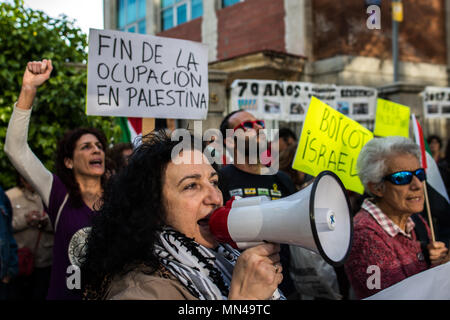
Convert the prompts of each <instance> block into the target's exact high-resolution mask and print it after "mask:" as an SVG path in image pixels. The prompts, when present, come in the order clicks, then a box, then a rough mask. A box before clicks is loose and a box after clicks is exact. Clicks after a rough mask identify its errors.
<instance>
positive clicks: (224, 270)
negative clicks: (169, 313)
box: [0, 60, 450, 300]
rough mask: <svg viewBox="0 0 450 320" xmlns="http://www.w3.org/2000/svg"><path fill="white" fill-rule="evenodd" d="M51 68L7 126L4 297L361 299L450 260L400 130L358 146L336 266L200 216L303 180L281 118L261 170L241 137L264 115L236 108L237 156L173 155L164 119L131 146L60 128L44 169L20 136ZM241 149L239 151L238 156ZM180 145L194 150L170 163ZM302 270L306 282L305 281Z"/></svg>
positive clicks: (30, 68) (38, 76) (28, 90)
mask: <svg viewBox="0 0 450 320" xmlns="http://www.w3.org/2000/svg"><path fill="white" fill-rule="evenodd" d="M51 72H52V63H51V61H50V60H43V61H39V62H30V63H28V65H27V67H26V69H25V72H24V77H23V82H22V89H21V92H20V95H19V98H18V100H17V102H16V104H15V105H14V107H13V112H12V115H11V119H10V122H9V126H8V130H7V135H6V140H5V152H6V154H7V155H8V157H9V159H10V161H11V163H12V165H13V166H14V167H15V169H16V170H17V186H16V187H14V188H11V189H9V190H7V191H6V192H4V191H3V189H1V188H0V210H1V217H0V218H1V219H0V240H1V241H0V244H1V247H0V262H1V263H0V279H1V282H0V299H10V300H29V299H33V300H44V299H50V300H81V299H113V300H114V299H169V300H171V299H188V300H196V299H275V300H280V299H281V300H283V299H292V300H294V299H304V300H306V299H333V300H337V299H362V298H365V297H368V296H370V295H372V294H374V293H376V292H377V291H379V290H383V289H385V288H387V287H389V286H391V285H393V284H395V283H397V282H400V281H402V280H403V279H405V278H407V277H410V276H412V275H414V274H417V273H419V272H422V271H425V270H427V269H430V268H433V267H434V266H437V265H440V264H443V263H446V262H448V261H449V260H450V255H449V253H448V245H449V234H450V232H449V230H450V224H449V223H448V221H446V220H445V219H442V220H441V221H438V225H439V230H443V231H442V232H441V231H438V233H437V239H436V240H435V241H433V239H432V237H431V230H430V226H429V224H428V222H427V220H426V212H425V209H424V188H426V187H427V186H426V184H424V181H425V179H426V173H425V170H424V169H423V168H421V165H420V150H419V147H418V146H417V145H416V144H415V143H414V142H412V141H411V140H409V139H406V138H401V137H386V138H374V139H372V140H370V141H369V142H368V143H367V144H366V145H365V146H364V147H363V149H362V150H361V153H360V155H359V158H358V162H357V168H358V175H359V177H360V180H361V182H362V184H363V185H364V190H365V193H364V195H358V194H355V193H353V192H351V191H348V196H349V199H350V201H351V204H352V205H351V206H352V208H351V209H352V214H353V215H354V217H353V224H354V226H353V227H354V235H353V244H352V247H351V250H350V254H349V256H348V259H347V260H346V262H345V265H344V266H343V267H333V266H330V265H329V264H327V263H326V261H325V260H324V259H323V258H322V257H321V256H320V255H319V254H316V253H314V252H311V251H309V250H306V249H304V248H300V247H293V246H289V245H287V244H281V245H280V244H273V243H264V244H260V245H257V246H254V247H252V248H248V249H246V250H237V249H235V248H233V247H231V246H230V245H227V244H223V243H219V242H218V241H217V240H216V239H215V237H214V236H213V235H212V234H211V232H210V230H209V226H208V219H209V216H210V215H211V213H212V212H213V211H214V210H216V209H217V208H220V207H222V206H224V205H226V204H227V203H228V204H230V203H232V201H233V200H234V199H235V197H236V196H239V197H251V196H261V195H265V196H268V197H269V198H270V199H271V200H274V201H276V200H278V199H281V198H283V197H286V196H289V195H291V194H293V193H295V192H299V191H301V190H302V189H304V188H305V187H307V186H308V185H309V184H310V183H312V182H313V180H314V177H313V176H310V175H308V174H306V173H304V172H300V171H297V170H294V169H292V163H293V160H294V157H295V153H296V149H297V143H298V141H297V138H298V137H297V136H296V134H295V133H294V132H292V131H291V130H290V129H288V128H282V129H280V135H279V143H278V144H270V142H267V143H266V145H267V146H269V148H270V146H273V145H275V147H277V146H278V148H279V150H278V151H279V164H280V166H279V168H280V170H279V171H278V172H276V173H275V174H269V175H268V174H265V172H266V171H265V170H266V169H267V164H265V163H262V162H260V161H258V162H256V163H251V162H250V161H248V159H249V157H250V154H249V152H250V149H249V144H250V142H252V141H254V142H257V143H258V144H259V145H261V141H263V142H264V141H265V139H266V138H267V137H266V136H265V135H264V133H263V130H262V129H264V128H265V123H264V121H263V120H259V119H256V118H255V117H254V116H253V115H252V114H251V113H248V112H246V111H243V110H239V111H235V112H232V113H230V114H228V115H227V116H225V117H224V119H223V121H222V123H221V125H220V128H219V129H220V131H221V132H222V133H223V137H226V136H227V135H226V134H225V133H224V132H225V130H227V129H232V130H233V131H234V132H235V135H234V136H233V137H231V138H229V139H228V138H227V139H225V140H224V141H223V148H224V149H223V150H228V154H231V155H234V157H233V158H232V159H229V160H228V161H227V162H226V163H225V164H222V165H220V164H219V165H218V164H216V163H210V160H209V159H208V158H207V157H206V156H205V154H204V152H203V151H204V148H205V147H206V146H207V145H206V144H205V143H203V142H202V143H191V144H190V146H191V147H190V149H187V150H186V149H183V151H182V152H181V153H179V154H177V155H176V157H175V159H174V158H173V150H174V149H175V147H176V145H177V143H178V142H177V141H172V140H171V138H170V134H169V133H168V131H167V130H155V131H153V132H151V133H150V134H148V135H145V136H143V137H142V138H141V141H140V142H139V144H137V145H133V144H132V143H118V144H115V145H113V146H110V145H108V143H107V140H106V138H105V136H104V134H103V133H102V132H101V131H99V130H97V129H95V128H77V129H74V130H71V131H68V132H67V133H66V134H65V135H64V136H63V137H62V139H61V140H60V142H59V144H58V148H57V153H56V159H55V163H56V166H55V167H56V169H55V172H50V171H49V170H48V169H47V168H45V166H44V165H43V164H42V162H41V161H40V160H39V159H38V158H37V157H36V156H35V154H34V153H33V152H32V150H31V149H30V147H29V146H28V141H27V139H28V138H27V137H28V125H29V121H30V117H31V112H32V106H33V101H34V99H35V97H36V92H37V88H38V87H40V86H41V85H42V84H43V83H44V82H46V81H47V80H48V79H49V77H50V75H51ZM192 139H194V137H192ZM239 139H240V140H241V141H244V142H245V143H244V145H245V148H244V149H243V150H241V149H239V148H238V145H239V144H238V143H236V141H238V140H239ZM449 142H450V141H449ZM428 145H429V148H430V151H431V153H432V156H433V159H434V160H435V161H436V163H437V165H438V167H439V170H440V173H441V176H442V178H443V180H444V183H445V184H446V187H447V190H448V187H449V181H448V179H449V163H450V159H449V149H450V146H449V143H447V148H446V150H447V151H446V152H445V153H444V152H442V149H443V145H442V141H441V139H440V138H439V137H438V136H430V137H429V138H428ZM210 147H211V146H210ZM272 151H273V150H272ZM224 153H225V151H224ZM239 153H242V157H243V159H246V161H245V162H243V163H240V162H238V161H236V159H237V158H239ZM269 154H270V153H269ZM181 157H183V158H184V159H186V158H187V159H194V158H198V157H199V158H200V159H202V161H201V163H198V162H194V161H190V162H189V161H188V162H185V163H181V164H179V163H178V162H177V160H179V159H178V158H181ZM444 210H445V211H447V214H448V203H447V207H446V209H445V208H444ZM73 265H76V266H77V268H78V270H80V271H81V272H80V275H81V285H80V286H75V288H72V287H69V286H68V282H67V277H68V273H67V270H68V268H69V267H70V266H73ZM372 265H377V266H378V267H379V268H380V270H381V276H382V279H381V286H380V287H379V288H376V289H375V290H373V288H368V287H367V283H366V281H367V277H368V275H367V272H366V271H367V268H368V266H372ZM302 270H303V271H302ZM304 270H308V272H310V274H309V276H311V277H313V279H314V281H315V285H314V286H310V287H308V286H306V285H305V282H304V278H302V277H303V276H304V274H303V272H304ZM309 279H312V278H309Z"/></svg>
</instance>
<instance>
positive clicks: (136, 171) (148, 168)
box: [81, 131, 193, 299]
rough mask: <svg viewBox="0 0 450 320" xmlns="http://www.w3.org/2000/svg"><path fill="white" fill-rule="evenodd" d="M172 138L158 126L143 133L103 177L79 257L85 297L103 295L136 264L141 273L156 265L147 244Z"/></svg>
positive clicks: (160, 220) (161, 216)
mask: <svg viewBox="0 0 450 320" xmlns="http://www.w3.org/2000/svg"><path fill="white" fill-rule="evenodd" d="M177 144H179V142H178V141H171V138H170V136H168V135H167V133H165V132H164V131H155V132H152V133H150V134H148V135H146V136H144V137H143V139H142V143H141V144H140V145H139V146H138V147H137V148H136V149H135V151H134V152H133V154H132V155H131V157H130V158H129V163H128V165H127V166H125V167H124V168H123V169H122V170H120V171H119V172H118V173H117V174H115V175H114V176H112V177H111V178H110V180H109V181H108V183H107V185H106V188H105V191H104V194H103V204H102V207H101V208H100V210H99V211H98V212H97V213H96V214H95V216H94V218H93V221H92V222H93V224H92V230H91V232H90V234H89V237H88V239H87V243H86V254H85V256H84V257H83V259H82V266H81V270H82V276H83V281H82V282H83V287H84V292H85V298H87V299H102V298H105V295H106V293H107V292H106V290H107V287H108V286H109V283H110V280H111V279H112V278H113V277H114V276H116V275H124V274H126V273H127V272H129V271H131V270H133V269H136V268H137V267H140V266H145V267H146V268H145V270H146V273H152V272H154V271H156V270H157V269H158V267H159V261H158V258H157V256H156V255H155V253H154V251H153V248H154V244H155V242H156V240H157V232H158V231H160V230H161V227H162V225H163V224H164V222H165V209H164V205H163V200H162V189H163V183H164V174H165V170H166V168H167V165H168V164H169V162H170V161H171V155H172V150H173V149H174V147H175V146H176V145H177ZM191 145H193V144H191Z"/></svg>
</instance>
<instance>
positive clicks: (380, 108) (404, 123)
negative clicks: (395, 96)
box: [373, 99, 411, 138]
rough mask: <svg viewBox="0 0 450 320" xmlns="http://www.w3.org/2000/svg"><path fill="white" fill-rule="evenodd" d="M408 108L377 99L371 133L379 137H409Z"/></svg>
mask: <svg viewBox="0 0 450 320" xmlns="http://www.w3.org/2000/svg"><path fill="white" fill-rule="evenodd" d="M410 112H411V111H410V108H409V107H407V106H404V105H401V104H399V103H395V102H392V101H388V100H384V99H378V103H377V111H376V115H375V129H374V131H373V134H374V135H376V136H380V137H387V136H402V137H405V138H409V118H410Z"/></svg>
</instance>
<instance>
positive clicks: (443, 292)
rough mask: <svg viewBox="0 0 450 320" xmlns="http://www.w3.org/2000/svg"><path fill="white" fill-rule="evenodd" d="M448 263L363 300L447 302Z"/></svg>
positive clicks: (448, 297) (449, 285)
mask: <svg viewBox="0 0 450 320" xmlns="http://www.w3.org/2000/svg"><path fill="white" fill-rule="evenodd" d="M449 273H450V262H447V263H445V264H442V265H439V266H437V267H434V268H431V269H428V270H425V271H423V272H420V273H417V274H415V275H413V276H411V277H408V278H406V279H404V280H402V281H400V282H397V283H396V284H394V285H392V286H390V287H388V288H386V289H384V290H381V291H379V292H378V293H376V294H374V295H372V296H370V297H368V298H366V299H365V300H449V299H450V277H449V276H448V275H449Z"/></svg>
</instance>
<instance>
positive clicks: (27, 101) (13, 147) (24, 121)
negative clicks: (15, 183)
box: [5, 60, 53, 206]
mask: <svg viewBox="0 0 450 320" xmlns="http://www.w3.org/2000/svg"><path fill="white" fill-rule="evenodd" d="M52 70H53V66H52V62H51V60H42V61H37V62H36V61H33V62H28V64H27V67H26V69H25V73H24V75H23V81H22V89H21V91H20V95H19V99H18V101H17V103H16V104H15V106H14V108H13V113H12V115H11V119H10V120H9V124H8V130H7V132H6V140H5V153H6V154H7V155H8V157H9V159H10V161H11V163H12V164H13V165H14V167H15V168H16V170H17V171H19V173H20V174H21V175H22V176H23V177H24V178H25V180H27V181H28V182H29V183H30V184H31V185H32V187H33V188H34V189H35V190H37V192H38V193H39V194H40V196H41V197H42V199H43V201H44V203H45V205H46V206H48V203H49V198H50V191H51V187H52V181H53V176H52V174H51V172H50V171H48V170H47V169H46V168H45V167H44V165H43V164H42V162H41V161H40V160H39V159H38V158H37V157H36V156H35V155H34V153H33V152H32V151H31V149H30V147H29V146H28V142H27V139H28V125H29V122H30V116H31V107H32V105H33V101H34V98H35V97H36V91H37V88H38V87H39V86H40V85H42V84H43V83H44V82H45V81H46V80H47V79H48V78H49V77H50V73H51V72H52Z"/></svg>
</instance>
